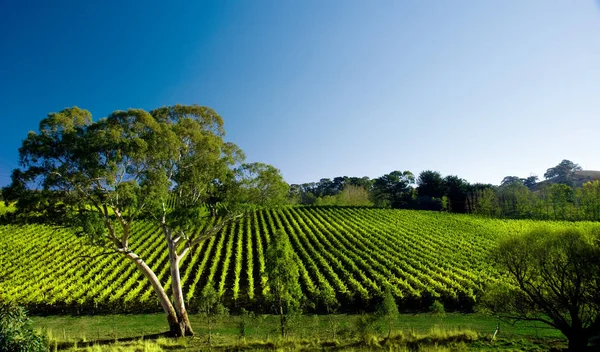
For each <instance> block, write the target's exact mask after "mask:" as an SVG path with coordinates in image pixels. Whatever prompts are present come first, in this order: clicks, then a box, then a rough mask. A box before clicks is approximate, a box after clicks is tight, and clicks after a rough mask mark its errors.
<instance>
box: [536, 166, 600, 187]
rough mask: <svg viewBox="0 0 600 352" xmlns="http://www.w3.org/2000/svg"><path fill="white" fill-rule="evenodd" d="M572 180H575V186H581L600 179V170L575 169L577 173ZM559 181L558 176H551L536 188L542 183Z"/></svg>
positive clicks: (538, 184) (539, 184)
mask: <svg viewBox="0 0 600 352" xmlns="http://www.w3.org/2000/svg"><path fill="white" fill-rule="evenodd" d="M572 180H573V185H574V186H575V187H581V186H583V184H584V183H586V182H590V181H596V180H600V171H594V170H582V171H575V173H574V175H573V177H572ZM557 181H558V180H557V179H556V178H551V179H548V180H544V181H540V182H538V183H537V184H536V189H537V188H539V187H540V186H542V185H546V184H553V183H557Z"/></svg>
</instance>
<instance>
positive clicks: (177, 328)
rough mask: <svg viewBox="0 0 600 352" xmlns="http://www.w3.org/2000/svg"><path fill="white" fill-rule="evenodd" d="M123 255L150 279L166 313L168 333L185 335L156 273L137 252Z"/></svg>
mask: <svg viewBox="0 0 600 352" xmlns="http://www.w3.org/2000/svg"><path fill="white" fill-rule="evenodd" d="M124 255H125V256H126V257H127V258H129V259H130V260H131V261H133V262H134V263H135V265H136V266H137V267H138V269H140V271H141V272H142V273H143V274H144V276H145V277H146V278H147V279H148V280H149V281H150V284H151V285H152V288H153V289H154V292H155V293H156V295H157V296H158V300H159V302H160V305H161V306H162V308H163V310H164V311H165V313H166V314H167V321H168V323H169V334H170V335H172V336H185V329H182V325H181V324H180V322H179V320H180V319H179V317H178V315H177V312H176V311H175V309H174V308H173V305H172V304H171V301H169V297H167V294H166V292H165V290H164V288H163V286H162V284H161V283H160V281H159V280H158V277H156V274H154V271H152V269H151V268H150V267H149V266H148V264H146V263H145V262H144V261H143V260H142V258H140V257H139V256H138V255H137V254H135V253H133V252H127V253H124ZM186 318H187V315H186ZM188 324H189V321H188Z"/></svg>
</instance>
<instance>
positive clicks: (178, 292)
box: [169, 244, 194, 336]
mask: <svg viewBox="0 0 600 352" xmlns="http://www.w3.org/2000/svg"><path fill="white" fill-rule="evenodd" d="M169 266H170V270H171V289H172V290H173V305H174V306H175V312H176V313H177V320H178V322H179V326H180V329H181V331H182V332H183V335H182V336H193V335H194V330H192V325H191V324H190V320H189V318H188V314H187V311H186V309H185V302H184V300H183V290H182V287H181V276H180V274H179V259H178V258H177V253H176V252H175V250H174V248H173V246H172V245H171V244H169Z"/></svg>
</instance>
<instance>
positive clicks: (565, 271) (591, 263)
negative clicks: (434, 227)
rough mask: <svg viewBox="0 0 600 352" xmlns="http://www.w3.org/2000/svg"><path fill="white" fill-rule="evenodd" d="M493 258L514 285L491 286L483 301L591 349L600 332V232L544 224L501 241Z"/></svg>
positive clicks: (578, 347)
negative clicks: (590, 341)
mask: <svg viewBox="0 0 600 352" xmlns="http://www.w3.org/2000/svg"><path fill="white" fill-rule="evenodd" d="M492 258H493V259H494V261H495V262H496V264H497V265H498V267H499V269H500V270H501V271H502V272H505V273H507V274H508V276H509V278H510V283H509V284H508V285H497V286H495V287H489V288H488V289H487V290H486V291H487V292H486V294H485V296H484V297H483V300H482V305H483V306H484V307H485V308H488V309H490V310H491V311H493V312H494V313H499V314H500V316H501V317H504V318H508V319H511V320H514V321H518V320H523V321H538V322H542V323H544V324H546V325H549V326H551V327H553V328H555V329H557V330H559V331H560V332H561V333H563V334H564V335H565V337H566V338H567V339H568V341H569V346H568V348H569V351H585V350H586V349H587V346H588V342H589V340H590V339H591V338H592V337H594V336H598V335H599V334H600V236H599V234H598V233H589V232H584V231H583V230H580V229H577V228H564V227H555V228H551V227H540V228H537V229H533V230H531V231H530V232H528V233H526V234H525V235H517V236H512V237H509V238H506V239H503V240H501V241H500V243H499V245H498V246H497V247H496V248H495V249H494V250H493V251H492Z"/></svg>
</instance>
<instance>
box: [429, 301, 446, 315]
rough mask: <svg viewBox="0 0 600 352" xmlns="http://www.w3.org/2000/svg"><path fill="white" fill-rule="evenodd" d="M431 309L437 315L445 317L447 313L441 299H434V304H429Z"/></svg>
mask: <svg viewBox="0 0 600 352" xmlns="http://www.w3.org/2000/svg"><path fill="white" fill-rule="evenodd" d="M429 311H430V312H431V313H433V314H435V315H437V316H440V317H443V316H445V315H446V310H445V309H444V304H443V303H442V302H440V301H433V304H431V306H429Z"/></svg>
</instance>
